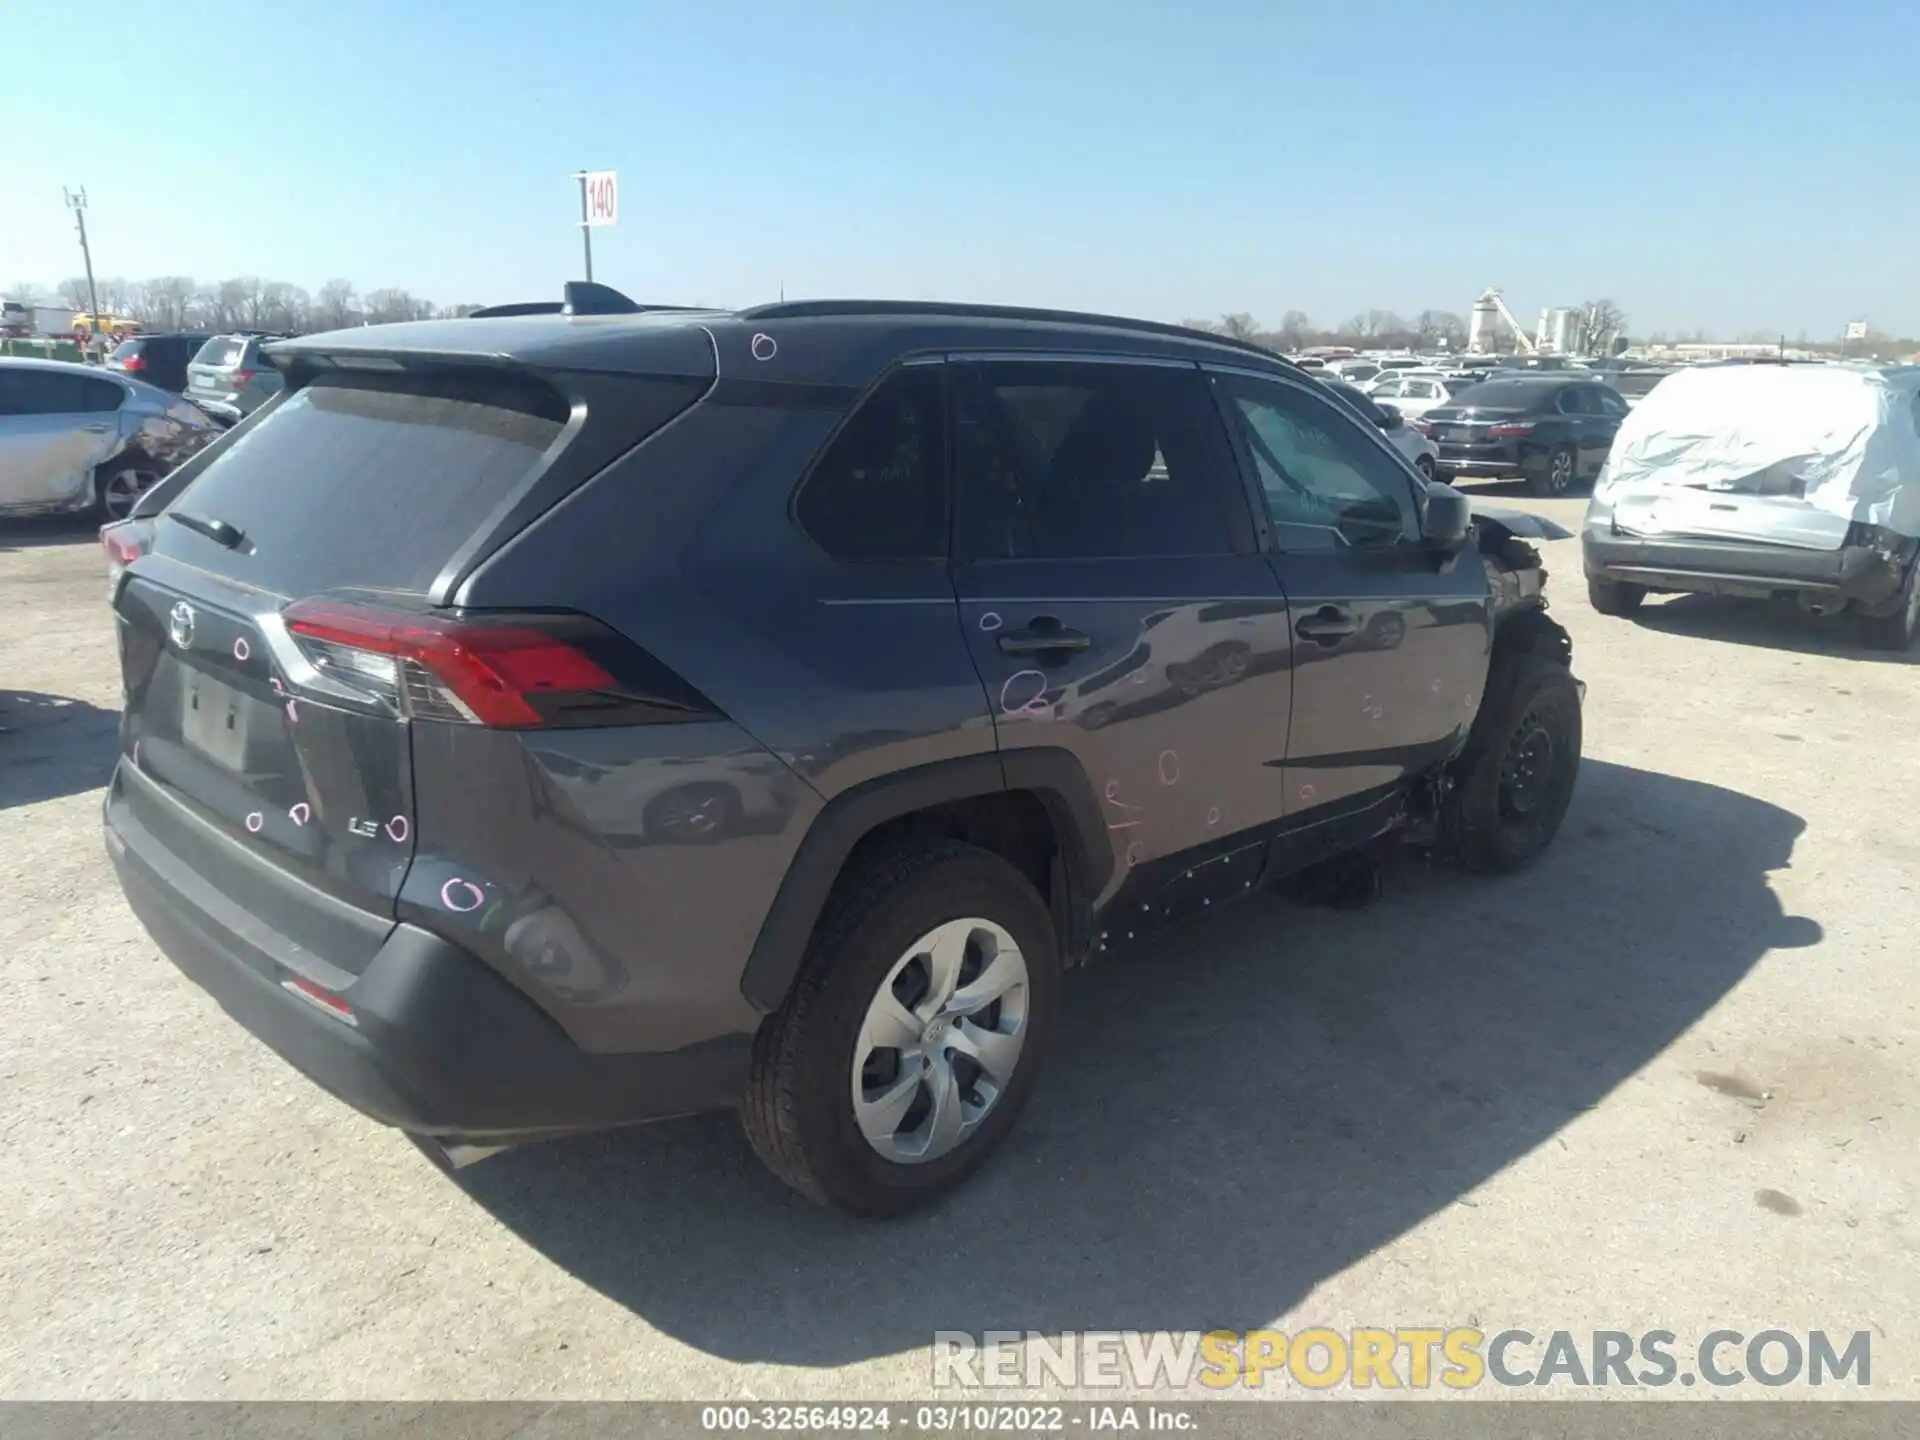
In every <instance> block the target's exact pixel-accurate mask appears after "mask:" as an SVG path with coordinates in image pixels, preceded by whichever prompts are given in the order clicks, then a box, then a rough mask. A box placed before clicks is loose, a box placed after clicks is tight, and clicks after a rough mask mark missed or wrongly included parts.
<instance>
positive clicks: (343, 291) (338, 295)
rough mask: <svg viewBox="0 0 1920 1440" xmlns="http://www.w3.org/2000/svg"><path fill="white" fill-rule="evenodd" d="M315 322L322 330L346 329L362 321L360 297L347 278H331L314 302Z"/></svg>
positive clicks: (321, 288)
mask: <svg viewBox="0 0 1920 1440" xmlns="http://www.w3.org/2000/svg"><path fill="white" fill-rule="evenodd" d="M313 323H314V324H315V325H317V326H319V328H320V329H322V330H344V329H345V328H346V327H347V326H349V325H358V324H359V323H360V303H359V297H358V296H356V295H355V294H354V293H353V285H352V283H351V282H350V281H346V280H329V281H327V283H326V284H324V285H322V286H321V287H320V294H319V295H318V297H316V298H315V300H314V302H313Z"/></svg>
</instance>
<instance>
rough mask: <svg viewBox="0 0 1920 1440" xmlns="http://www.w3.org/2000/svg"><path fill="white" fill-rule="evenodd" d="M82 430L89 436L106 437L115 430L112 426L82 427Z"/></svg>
mask: <svg viewBox="0 0 1920 1440" xmlns="http://www.w3.org/2000/svg"><path fill="white" fill-rule="evenodd" d="M80 428H81V429H82V430H84V431H86V432H87V434H89V435H104V434H106V433H107V432H108V431H109V430H111V429H113V427H112V426H111V425H82V426H81V427H80Z"/></svg>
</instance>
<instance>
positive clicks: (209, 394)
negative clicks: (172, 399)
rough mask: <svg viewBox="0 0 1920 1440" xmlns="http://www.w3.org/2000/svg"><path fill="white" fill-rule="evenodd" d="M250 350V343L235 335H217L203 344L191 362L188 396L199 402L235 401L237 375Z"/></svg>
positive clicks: (188, 376)
mask: <svg viewBox="0 0 1920 1440" xmlns="http://www.w3.org/2000/svg"><path fill="white" fill-rule="evenodd" d="M246 350H247V342H246V341H245V340H244V339H242V338H240V337H238V336H234V335H216V336H215V337H214V338H213V339H211V340H209V341H208V342H207V343H206V344H205V345H202V346H201V347H200V353H199V354H197V355H195V356H194V357H193V359H192V360H191V361H189V362H188V363H187V394H189V395H191V396H192V397H194V398H195V399H196V400H200V399H205V400H219V401H229V400H231V399H232V398H233V393H234V389H235V387H234V383H233V381H234V376H235V373H236V372H237V371H238V370H239V369H240V359H241V357H242V356H243V355H245V354H246Z"/></svg>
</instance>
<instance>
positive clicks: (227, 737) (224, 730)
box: [180, 671, 256, 775]
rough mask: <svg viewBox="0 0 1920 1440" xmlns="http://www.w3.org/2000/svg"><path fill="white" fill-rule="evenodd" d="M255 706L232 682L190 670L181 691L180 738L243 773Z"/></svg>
mask: <svg viewBox="0 0 1920 1440" xmlns="http://www.w3.org/2000/svg"><path fill="white" fill-rule="evenodd" d="M255 708H256V706H255V704H254V702H253V701H251V700H249V699H248V698H247V697H246V696H245V695H242V694H241V693H240V692H239V691H238V690H235V689H234V688H233V687H232V686H231V685H228V684H225V683H224V682H222V681H220V680H216V679H214V678H213V676H211V675H203V674H198V673H195V672H191V671H189V672H188V673H187V675H186V676H185V679H184V683H183V685H182V686H181V691H180V738H181V740H182V741H184V742H185V744H186V745H187V747H188V748H189V749H191V750H195V751H198V752H199V753H200V754H201V755H204V756H205V757H206V758H207V759H209V760H211V761H213V762H214V763H215V764H216V765H219V766H221V767H223V768H224V769H227V770H230V771H232V772H233V773H234V774H236V775H238V774H244V773H245V772H246V768H247V749H248V740H249V738H250V730H251V720H252V714H253V711H254V709H255Z"/></svg>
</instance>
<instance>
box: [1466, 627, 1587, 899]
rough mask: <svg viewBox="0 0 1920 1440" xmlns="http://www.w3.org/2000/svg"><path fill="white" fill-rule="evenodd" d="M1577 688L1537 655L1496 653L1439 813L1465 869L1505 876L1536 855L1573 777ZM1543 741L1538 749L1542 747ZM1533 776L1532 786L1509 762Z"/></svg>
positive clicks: (1560, 815) (1556, 665)
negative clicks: (1511, 769) (1511, 771)
mask: <svg viewBox="0 0 1920 1440" xmlns="http://www.w3.org/2000/svg"><path fill="white" fill-rule="evenodd" d="M1580 738H1581V737H1580V692H1579V689H1578V687H1577V686H1576V685H1575V683H1574V679H1573V674H1572V672H1571V671H1569V670H1568V669H1567V668H1566V666H1564V665H1562V664H1561V663H1560V662H1559V661H1558V660H1556V659H1554V658H1552V657H1551V656H1548V655H1543V654H1540V653H1539V652H1538V651H1531V650H1518V651H1513V650H1510V651H1506V652H1505V653H1502V652H1501V651H1499V650H1496V651H1495V654H1494V667H1493V673H1492V674H1491V675H1490V676H1489V677H1488V679H1487V693H1486V694H1485V695H1484V696H1482V697H1481V700H1480V713H1479V714H1478V715H1476V716H1475V717H1474V721H1473V729H1472V730H1471V731H1470V732H1469V733H1468V736H1467V744H1466V748H1465V749H1464V750H1463V751H1461V753H1460V758H1459V759H1458V760H1456V761H1455V762H1454V766H1453V785H1452V788H1451V789H1450V790H1449V791H1448V793H1447V798H1446V801H1445V803H1444V805H1443V806H1442V808H1441V814H1440V825H1441V835H1442V837H1443V840H1444V843H1445V846H1446V849H1447V851H1448V853H1449V854H1450V855H1451V857H1452V858H1453V859H1454V860H1455V861H1456V862H1458V863H1459V864H1460V865H1462V866H1464V867H1465V868H1466V869H1468V870H1474V871H1478V872H1481V873H1483V874H1493V875H1500V874H1507V873H1509V872H1511V871H1515V870H1521V869H1524V868H1525V867H1526V866H1528V865H1531V864H1532V863H1533V862H1534V861H1535V860H1537V859H1539V858H1540V855H1541V854H1542V852H1544V851H1545V850H1546V848H1547V846H1548V845H1549V844H1551V843H1552V841H1553V837H1554V836H1555V835H1556V834H1558V833H1559V830H1560V822H1561V821H1562V820H1564V819H1565V818H1566V814H1567V806H1568V805H1569V804H1570V803H1571V802H1572V800H1573V788H1574V783H1575V781H1576V780H1577V779H1578V778H1579V773H1580ZM1543 741H1544V746H1545V750H1544V753H1543V752H1542V750H1541V745H1542V743H1543ZM1510 760H1511V761H1512V762H1513V763H1514V766H1515V768H1517V769H1518V770H1520V771H1522V772H1524V771H1526V770H1529V769H1530V770H1532V771H1533V783H1532V784H1531V785H1523V784H1520V783H1519V782H1520V781H1521V779H1522V776H1521V775H1519V774H1513V773H1510V769H1509V762H1510Z"/></svg>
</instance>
